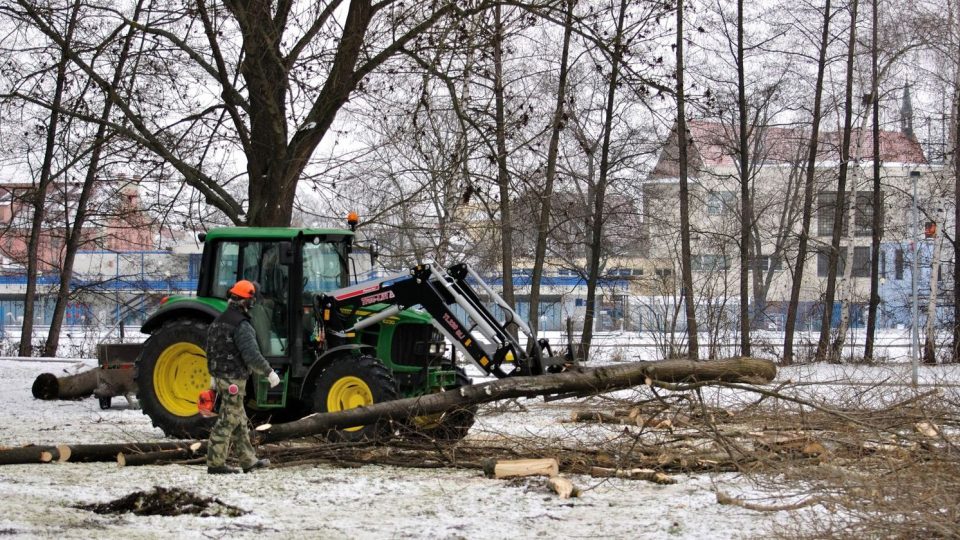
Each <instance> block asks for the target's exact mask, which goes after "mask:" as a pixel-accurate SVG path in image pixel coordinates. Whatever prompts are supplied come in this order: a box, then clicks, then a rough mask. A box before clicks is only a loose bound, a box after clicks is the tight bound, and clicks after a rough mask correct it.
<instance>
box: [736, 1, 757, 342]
mask: <svg viewBox="0 0 960 540" xmlns="http://www.w3.org/2000/svg"><path fill="white" fill-rule="evenodd" d="M743 53H744V51H743V0H737V108H738V109H739V110H738V114H739V120H740V129H739V131H740V133H738V135H739V148H738V154H739V167H740V354H741V355H743V356H750V280H749V272H750V225H751V223H752V222H753V216H752V215H751V214H752V212H751V206H752V205H751V204H750V155H749V150H748V146H747V145H748V135H749V134H748V133H747V115H748V112H749V111H747V87H746V82H745V80H744V76H745V72H746V69H747V68H746V66H745V65H744V54H743Z"/></svg>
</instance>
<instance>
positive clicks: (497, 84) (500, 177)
mask: <svg viewBox="0 0 960 540" xmlns="http://www.w3.org/2000/svg"><path fill="white" fill-rule="evenodd" d="M493 18H494V19H493V21H494V22H493V24H494V30H493V32H494V34H493V71H494V78H493V97H494V105H495V109H496V111H495V114H496V145H497V187H498V188H499V190H500V255H501V261H500V262H501V267H500V268H501V272H502V273H503V293H502V295H503V300H504V302H506V303H507V305H509V306H510V307H515V303H514V295H513V219H512V218H511V217H510V215H511V210H510V171H509V170H508V169H507V126H506V111H505V110H504V109H505V108H506V103H505V100H506V97H505V96H504V85H503V19H502V17H501V12H500V5H499V4H497V6H496V7H495V8H494V10H493ZM511 330H513V331H514V332H516V329H515V328H513V326H512V325H511Z"/></svg>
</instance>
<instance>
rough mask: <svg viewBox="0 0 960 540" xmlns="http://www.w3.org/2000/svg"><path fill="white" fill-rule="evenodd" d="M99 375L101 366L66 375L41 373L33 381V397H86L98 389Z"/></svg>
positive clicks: (45, 398) (46, 398) (47, 398)
mask: <svg viewBox="0 0 960 540" xmlns="http://www.w3.org/2000/svg"><path fill="white" fill-rule="evenodd" d="M99 377H100V368H99V367H95V368H92V369H88V370H86V371H82V372H80V373H77V374H75V375H68V376H66V377H57V376H56V375H54V374H53V373H41V374H40V375H38V376H37V378H36V379H34V381H33V388H32V391H33V397H35V398H37V399H44V400H52V399H78V398H84V397H87V396H89V395H92V394H93V391H94V390H96V388H97V382H98V381H99Z"/></svg>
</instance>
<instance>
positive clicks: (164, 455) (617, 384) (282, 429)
mask: <svg viewBox="0 0 960 540" xmlns="http://www.w3.org/2000/svg"><path fill="white" fill-rule="evenodd" d="M776 373H777V370H776V367H775V366H774V364H773V362H770V361H769V360H761V359H758V358H734V359H727V360H712V361H708V362H696V361H692V360H665V361H662V362H637V363H631V364H622V365H616V366H602V367H597V368H580V369H576V370H573V371H566V372H563V373H554V374H548V375H540V376H536V377H514V378H507V379H499V380H495V381H490V382H486V383H483V384H475V385H470V386H463V387H461V388H459V389H457V390H456V391H450V392H439V393H436V394H429V395H425V396H419V397H413V398H406V399H399V400H395V401H388V402H384V403H377V404H374V405H371V406H369V407H358V408H355V409H348V410H345V411H339V412H335V413H317V414H312V415H310V416H307V417H305V418H301V419H300V420H296V421H294V422H289V423H286V424H277V425H273V426H271V425H263V426H260V427H259V428H257V430H258V433H257V435H256V437H255V438H256V439H257V440H256V443H257V444H265V443H270V442H276V441H281V440H286V439H294V438H299V437H306V436H310V435H316V434H320V433H324V432H326V431H329V430H331V429H343V428H347V427H352V426H358V425H367V424H372V423H374V422H377V421H379V420H382V419H391V420H402V419H405V418H409V417H413V416H424V415H430V414H437V413H441V412H444V411H449V410H456V409H458V408H464V407H470V406H472V405H477V404H480V403H489V402H493V401H499V400H503V399H512V398H518V397H537V396H544V395H558V394H560V395H570V396H586V395H593V394H597V393H601V392H608V391H612V390H622V389H624V388H629V387H631V386H638V385H642V384H652V383H655V382H661V383H690V382H710V381H724V382H741V383H743V382H745V383H756V384H762V383H768V382H770V381H772V380H773V378H774V377H775V376H776ZM205 447H206V441H178V442H161V443H121V444H89V445H71V446H67V445H61V446H52V447H42V448H41V447H37V448H35V449H33V450H29V451H26V454H28V455H25V456H22V455H21V454H22V453H23V452H24V449H20V448H17V449H7V450H0V464H5V463H35V462H42V461H44V459H43V458H44V457H47V456H46V455H42V452H47V453H49V454H50V455H49V457H47V461H49V460H50V459H59V460H60V461H114V460H116V459H117V454H119V453H123V454H124V458H123V459H124V464H125V465H126V466H130V465H146V464H149V463H157V462H165V461H169V460H170V458H171V457H172V456H173V455H174V452H171V451H178V450H179V451H181V454H180V455H183V456H186V455H187V454H188V453H187V452H186V451H185V450H189V451H190V454H189V455H194V456H196V455H199V454H201V453H202V452H203V451H204V450H205ZM5 452H10V454H9V458H8V459H5ZM54 452H56V454H54ZM151 452H152V453H154V454H153V455H150V456H148V455H144V456H142V457H138V458H133V459H131V457H130V456H131V453H136V454H147V453H151ZM14 454H16V457H15V456H14ZM17 459H22V461H17Z"/></svg>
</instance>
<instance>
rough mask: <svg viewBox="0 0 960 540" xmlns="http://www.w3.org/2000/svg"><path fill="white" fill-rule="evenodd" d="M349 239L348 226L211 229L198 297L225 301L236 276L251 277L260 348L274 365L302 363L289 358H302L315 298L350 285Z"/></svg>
mask: <svg viewBox="0 0 960 540" xmlns="http://www.w3.org/2000/svg"><path fill="white" fill-rule="evenodd" d="M352 240H353V233H352V232H350V231H346V230H312V229H286V228H256V229H248V228H242V227H240V228H224V229H215V230H213V231H210V233H208V234H207V235H206V236H205V238H204V239H203V241H204V244H205V248H204V253H203V262H202V265H203V266H202V270H201V272H200V276H201V278H200V281H199V283H198V287H197V296H198V297H200V298H211V299H212V298H217V299H223V300H226V298H227V295H228V293H227V291H228V290H229V288H230V287H231V286H232V285H233V284H234V283H235V282H236V281H238V280H241V279H246V280H249V281H253V282H255V283H256V284H257V301H256V302H255V304H254V306H253V308H251V311H250V318H251V322H252V323H253V326H254V329H255V330H256V332H257V339H258V341H259V342H260V350H261V352H262V353H263V355H264V356H265V357H266V358H267V359H268V360H269V361H270V363H271V364H272V365H282V364H286V363H292V364H293V365H294V366H298V365H302V363H303V362H298V361H293V362H291V360H292V359H302V358H303V346H304V343H303V341H304V338H306V337H308V336H309V333H310V331H311V329H312V325H313V298H315V297H316V296H317V295H318V294H322V293H326V292H329V291H332V290H334V289H339V288H341V287H344V286H346V285H348V284H349V271H348V270H349V267H348V261H349V251H350V247H351V243H352ZM294 370H295V371H297V368H296V367H295V368H294Z"/></svg>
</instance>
